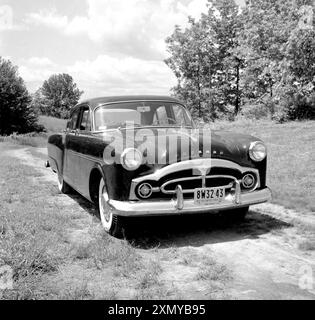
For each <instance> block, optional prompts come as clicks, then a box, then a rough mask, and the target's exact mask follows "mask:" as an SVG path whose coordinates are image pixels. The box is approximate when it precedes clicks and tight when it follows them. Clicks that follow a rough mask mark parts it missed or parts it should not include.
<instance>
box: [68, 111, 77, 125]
mask: <svg viewBox="0 0 315 320" xmlns="http://www.w3.org/2000/svg"><path fill="white" fill-rule="evenodd" d="M78 117H79V110H75V111H74V112H73V113H72V115H71V119H70V121H69V122H68V126H67V128H68V129H69V130H75V129H76V128H77V123H78Z"/></svg>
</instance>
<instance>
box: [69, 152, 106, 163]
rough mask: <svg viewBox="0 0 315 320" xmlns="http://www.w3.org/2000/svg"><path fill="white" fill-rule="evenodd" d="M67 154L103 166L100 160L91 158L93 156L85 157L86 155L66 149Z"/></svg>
mask: <svg viewBox="0 0 315 320" xmlns="http://www.w3.org/2000/svg"><path fill="white" fill-rule="evenodd" d="M66 150H67V152H68V153H71V154H72V155H75V156H77V157H80V158H82V159H85V160H88V161H91V162H96V163H98V164H100V165H103V162H102V159H101V158H96V157H93V156H89V155H86V154H83V153H79V152H76V151H73V150H71V149H66Z"/></svg>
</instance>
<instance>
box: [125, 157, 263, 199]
mask: <svg viewBox="0 0 315 320" xmlns="http://www.w3.org/2000/svg"><path fill="white" fill-rule="evenodd" d="M211 168H227V169H235V170H238V171H240V172H241V174H244V173H245V172H253V173H255V175H256V177H257V186H256V188H255V189H257V188H259V187H260V176H259V171H258V170H257V169H254V168H248V167H242V166H240V165H239V164H237V163H235V162H232V161H228V160H222V159H212V158H205V159H204V158H200V159H194V160H186V161H181V162H176V163H173V164H170V165H168V166H166V167H163V168H161V169H159V170H157V171H155V172H154V173H152V174H149V175H147V176H143V177H140V178H136V179H133V180H132V182H131V187H130V193H129V199H130V200H138V198H137V197H136V193H135V191H136V186H137V185H138V184H139V183H141V182H144V181H147V180H151V181H159V180H160V179H161V178H162V177H164V176H166V175H168V174H170V173H174V172H180V171H183V170H189V169H195V170H197V171H199V173H200V176H201V177H202V174H203V172H204V171H205V169H207V171H210V170H211ZM207 173H208V172H207Z"/></svg>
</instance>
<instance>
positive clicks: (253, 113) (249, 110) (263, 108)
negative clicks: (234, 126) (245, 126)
mask: <svg viewBox="0 0 315 320" xmlns="http://www.w3.org/2000/svg"><path fill="white" fill-rule="evenodd" d="M270 114H271V111H270V106H269V105H268V104H263V103H259V104H253V105H249V104H248V105H245V106H244V107H243V108H242V110H241V116H243V117H244V118H246V119H255V120H260V119H265V118H268V116H270Z"/></svg>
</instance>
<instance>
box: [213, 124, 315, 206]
mask: <svg viewBox="0 0 315 320" xmlns="http://www.w3.org/2000/svg"><path fill="white" fill-rule="evenodd" d="M212 128H213V129H216V130H221V129H223V130H229V131H235V132H243V133H247V134H251V135H254V136H257V137H259V138H261V139H262V140H263V141H264V142H265V143H266V145H267V147H268V154H269V155H268V157H269V158H268V180H267V181H268V185H269V186H270V187H271V189H272V191H273V202H274V203H277V204H280V205H283V206H285V207H287V208H292V209H296V210H299V211H308V212H309V211H311V212H315V197H314V195H315V121H305V122H289V123H286V124H276V123H272V122H269V121H251V120H244V121H238V122H219V123H215V124H214V125H213V126H212Z"/></svg>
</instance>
